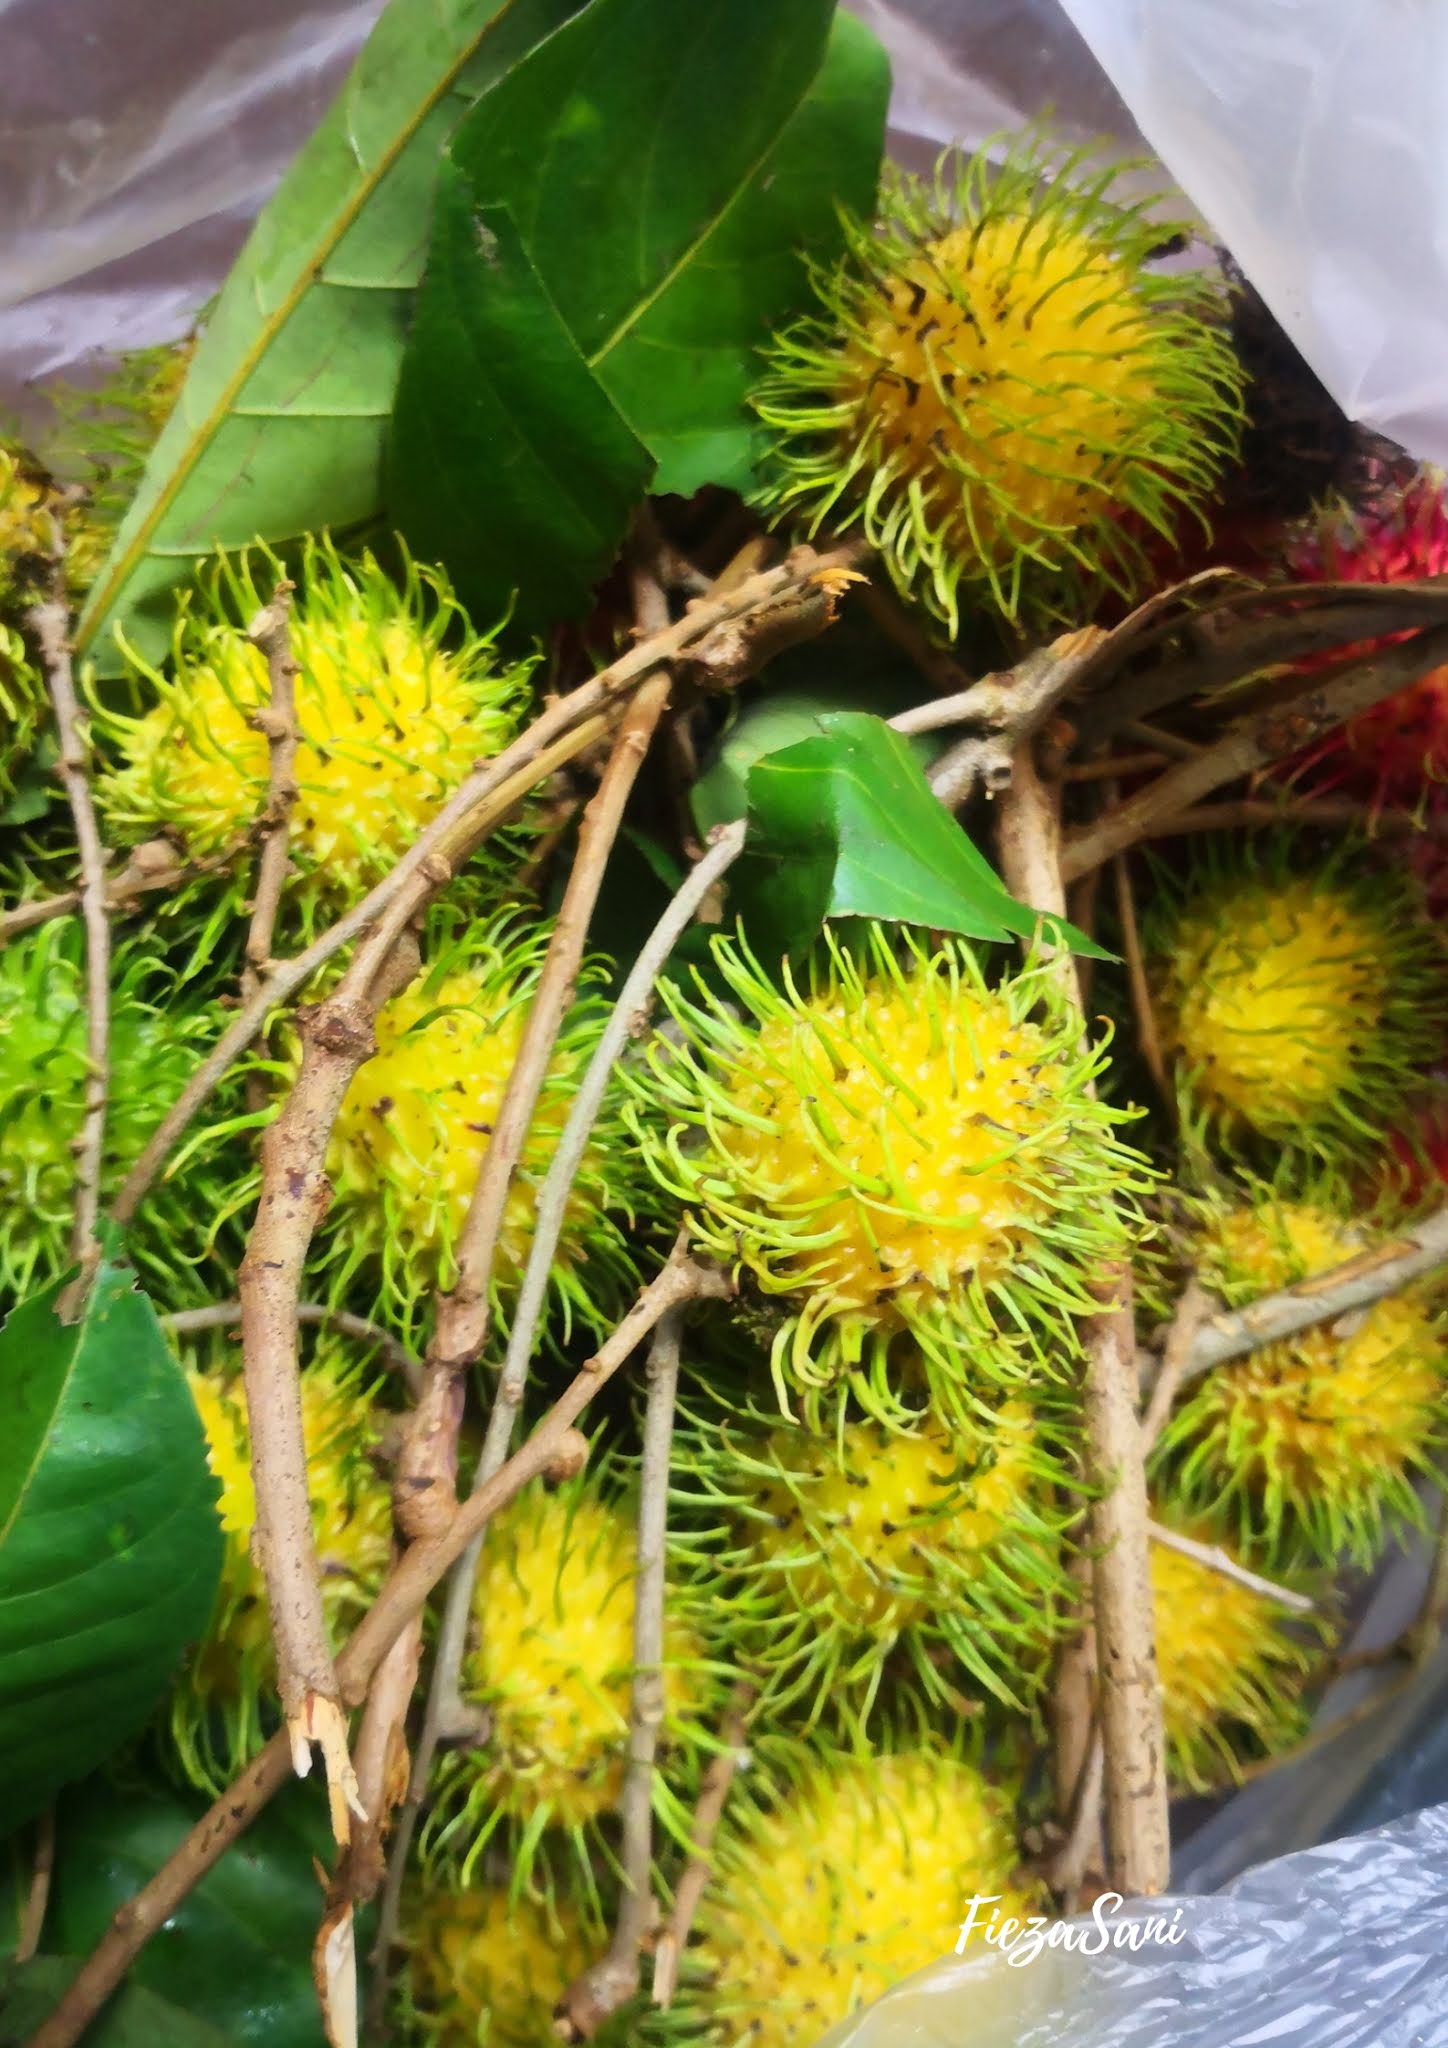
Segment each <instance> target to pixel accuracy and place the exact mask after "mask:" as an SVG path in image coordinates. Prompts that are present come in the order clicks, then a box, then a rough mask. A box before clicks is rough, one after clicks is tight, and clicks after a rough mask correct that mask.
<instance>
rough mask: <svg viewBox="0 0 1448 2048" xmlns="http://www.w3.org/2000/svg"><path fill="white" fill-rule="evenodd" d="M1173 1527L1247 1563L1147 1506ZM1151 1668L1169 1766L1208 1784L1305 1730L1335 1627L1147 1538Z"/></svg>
mask: <svg viewBox="0 0 1448 2048" xmlns="http://www.w3.org/2000/svg"><path fill="white" fill-rule="evenodd" d="M1152 1513H1153V1515H1154V1517H1155V1518H1156V1519H1157V1520H1158V1521H1160V1522H1163V1523H1164V1524H1165V1526H1166V1527H1168V1528H1170V1529H1173V1530H1175V1531H1176V1532H1177V1533H1178V1534H1179V1535H1182V1536H1186V1537H1190V1538H1193V1539H1195V1540H1196V1541H1197V1542H1200V1543H1206V1544H1209V1545H1211V1546H1212V1547H1214V1548H1220V1549H1223V1550H1225V1551H1226V1552H1227V1555H1228V1556H1229V1557H1231V1558H1232V1559H1233V1560H1234V1561H1235V1562H1238V1563H1242V1562H1245V1560H1244V1559H1242V1558H1241V1557H1240V1556H1239V1554H1238V1553H1237V1551H1236V1550H1235V1549H1234V1548H1233V1547H1232V1546H1231V1545H1230V1544H1223V1543H1221V1542H1220V1539H1219V1538H1218V1537H1217V1536H1215V1535H1214V1533H1213V1531H1212V1529H1211V1527H1210V1525H1209V1524H1208V1523H1206V1522H1203V1521H1202V1520H1200V1519H1199V1518H1194V1517H1191V1516H1182V1515H1180V1514H1179V1513H1177V1512H1175V1511H1174V1510H1169V1509H1164V1508H1163V1507H1162V1506H1161V1505H1160V1504H1159V1503H1158V1504H1157V1505H1155V1506H1154V1507H1153V1510H1152ZM1151 1592H1152V1601H1153V1605H1154V1608H1155V1616H1156V1668H1157V1679H1158V1683H1159V1684H1160V1687H1161V1696H1162V1720H1163V1725H1164V1729H1165V1733H1166V1743H1167V1770H1168V1774H1169V1776H1170V1778H1171V1780H1172V1781H1173V1783H1174V1784H1177V1785H1179V1786H1182V1787H1184V1788H1186V1789H1188V1790H1190V1791H1194V1792H1205V1791H1209V1790H1211V1789H1212V1788H1213V1786H1215V1785H1217V1784H1220V1783H1221V1782H1222V1780H1223V1779H1226V1778H1234V1777H1236V1776H1237V1775H1238V1774H1239V1773H1240V1770H1241V1766H1242V1764H1243V1762H1245V1761H1247V1760H1248V1759H1249V1758H1250V1757H1256V1756H1271V1755H1274V1754H1275V1753H1276V1752H1277V1751H1278V1750H1281V1749H1285V1748H1287V1747H1288V1746H1289V1744H1291V1743H1293V1742H1295V1741H1297V1740H1298V1738H1299V1737H1300V1736H1301V1735H1303V1734H1304V1733H1305V1732H1306V1729H1307V1725H1308V1721H1309V1719H1310V1715H1309V1713H1308V1709H1307V1707H1306V1705H1305V1703H1304V1693H1305V1691H1306V1688H1307V1687H1308V1685H1309V1684H1310V1682H1311V1681H1312V1679H1313V1678H1314V1677H1315V1676H1317V1675H1318V1674H1319V1673H1320V1672H1321V1671H1322V1668H1323V1664H1324V1658H1325V1649H1326V1646H1327V1643H1328V1642H1329V1641H1330V1639H1331V1633H1332V1631H1331V1629H1330V1628H1329V1627H1328V1625H1327V1624H1326V1623H1325V1622H1323V1621H1322V1620H1321V1619H1319V1618H1316V1617H1311V1618H1304V1617H1303V1616H1301V1615H1300V1614H1297V1613H1294V1612H1293V1610H1292V1609H1291V1608H1289V1607H1288V1606H1286V1605H1284V1604H1283V1603H1282V1602H1279V1601H1275V1600H1273V1599H1272V1598H1271V1597H1270V1596H1269V1595H1268V1594H1266V1593H1264V1592H1257V1591H1254V1590H1253V1588H1252V1587H1250V1586H1248V1585H1245V1584H1244V1583H1242V1581H1240V1580H1238V1579H1233V1578H1229V1577H1228V1576H1227V1575H1226V1574H1225V1573H1223V1572H1219V1571H1215V1570H1213V1568H1212V1566H1211V1565H1209V1564H1206V1563H1204V1562H1202V1561H1201V1560H1200V1559H1198V1558H1194V1557H1189V1556H1186V1555H1184V1554H1183V1553H1182V1552H1181V1551H1179V1550H1174V1549H1172V1548H1171V1547H1170V1546H1169V1545H1168V1544H1165V1543H1157V1542H1154V1543H1153V1544H1152V1546H1151Z"/></svg>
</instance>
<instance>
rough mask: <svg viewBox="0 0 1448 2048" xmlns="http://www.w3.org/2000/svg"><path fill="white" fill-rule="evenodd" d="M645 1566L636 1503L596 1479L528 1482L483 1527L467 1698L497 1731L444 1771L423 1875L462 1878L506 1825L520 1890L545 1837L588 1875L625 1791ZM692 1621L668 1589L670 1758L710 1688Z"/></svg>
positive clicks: (601, 1474)
mask: <svg viewBox="0 0 1448 2048" xmlns="http://www.w3.org/2000/svg"><path fill="white" fill-rule="evenodd" d="M637 1567H638V1546H637V1539H636V1534H635V1517H634V1508H633V1503H632V1502H631V1501H630V1500H629V1498H628V1497H627V1496H626V1495H621V1494H619V1493H618V1491H617V1490H616V1488H615V1486H614V1485H613V1484H612V1483H611V1481H610V1477H609V1475H608V1473H607V1472H606V1471H604V1470H602V1469H593V1470H589V1471H585V1472H583V1473H581V1474H579V1475H578V1476H577V1477H576V1478H574V1479H571V1480H566V1481H564V1482H563V1483H562V1484H561V1485H559V1486H557V1487H556V1488H545V1487H543V1486H541V1485H538V1484H535V1485H533V1486H531V1487H528V1488H526V1489H525V1490H524V1491H523V1492H522V1493H521V1494H519V1495H518V1496H517V1497H516V1498H515V1499H514V1500H513V1501H511V1502H510V1503H509V1504H508V1506H507V1507H505V1508H503V1509H502V1510H501V1512H500V1513H499V1514H497V1515H495V1516H494V1518H493V1520H492V1521H491V1522H490V1523H489V1525H488V1532H487V1537H486V1540H485V1542H484V1545H483V1554H482V1561H481V1564H480V1566H479V1569H478V1575H477V1580H476V1582H475V1586H474V1592H473V1633H472V1637H471V1640H470V1642H469V1645H468V1649H467V1653H466V1655H465V1657H464V1660H463V1668H462V1691H463V1696H464V1698H465V1699H466V1700H467V1701H468V1702H469V1703H470V1704H471V1705H473V1706H475V1707H477V1708H479V1709H481V1710H482V1711H483V1713H484V1714H485V1715H486V1716H487V1719H488V1723H489V1727H490V1733H489V1735H488V1738H487V1740H486V1741H485V1742H484V1743H483V1744H482V1745H481V1746H480V1747H477V1748H472V1749H465V1750H455V1751H452V1752H450V1753H449V1754H448V1755H447V1756H445V1757H444V1758H443V1759H442V1761H441V1763H440V1765H439V1767H438V1770H437V1773H436V1775H435V1778H434V1783H433V1808H432V1813H431V1816H430V1818H429V1821H428V1824H427V1829H426V1831H425V1835H424V1842H423V1848H424V1854H425V1857H426V1859H427V1862H428V1864H429V1866H430V1867H432V1868H436V1869H441V1870H452V1871H456V1872H458V1873H459V1874H460V1875H461V1878H462V1880H463V1881H464V1882H467V1881H469V1880H470V1879H471V1877H472V1875H473V1873H474V1871H475V1870H476V1869H477V1867H478V1864H479V1859H480V1858H481V1857H482V1855H483V1854H484V1852H485V1851H486V1850H487V1848H488V1845H489V1843H490V1841H491V1840H492V1838H493V1835H494V1831H495V1830H496V1829H497V1827H498V1826H499V1825H500V1824H501V1823H502V1822H504V1821H512V1822H516V1823H519V1824H520V1825H521V1829H522V1835H521V1841H520V1844H519V1847H518V1850H517V1853H516V1856H515V1859H514V1874H515V1878H516V1880H517V1881H518V1882H519V1883H526V1882H527V1881H528V1874H529V1870H530V1868H531V1859H532V1857H533V1855H534V1853H535V1852H536V1849H537V1845H538V1843H539V1841H540V1840H541V1839H542V1838H543V1837H544V1835H545V1834H546V1833H547V1832H549V1831H562V1832H564V1833H567V1834H568V1835H570V1836H571V1837H572V1839H573V1842H574V1844H575V1847H576V1848H577V1850H578V1856H577V1864H578V1868H579V1869H580V1870H586V1868H587V1865H588V1858H587V1853H586V1846H585V1845H586V1841H587V1839H588V1836H589V1834H590V1832H591V1831H592V1830H593V1829H594V1828H595V1826H596V1824H597V1823H598V1822H599V1821H601V1820H602V1819H603V1817H604V1816H605V1815H607V1814H608V1813H609V1812H611V1811H612V1809H613V1807H614V1805H615V1804H616V1802H617V1799H618V1795H619V1791H620V1788H621V1786H622V1782H623V1770H624V1759H625V1755H626V1751H627V1746H628V1727H629V1705H630V1694H631V1686H632V1675H633V1654H634V1652H633V1644H634V1634H633V1631H634V1594H635V1579H636V1574H637ZM696 1621H697V1616H696V1614H695V1613H694V1611H693V1609H692V1607H689V1606H687V1605H686V1602H685V1600H684V1598H683V1596H682V1595H681V1594H680V1592H679V1590H678V1589H677V1588H669V1589H667V1591H666V1599H665V1625H664V1723H663V1727H662V1730H661V1744H662V1747H663V1748H664V1750H665V1751H667V1750H668V1749H670V1748H671V1747H673V1746H675V1745H676V1744H678V1743H680V1742H684V1743H688V1742H690V1741H691V1740H692V1739H693V1737H692V1733H691V1730H692V1725H693V1719H692V1717H693V1715H694V1713H695V1712H696V1710H697V1708H698V1706H699V1704H700V1703H701V1701H702V1700H703V1697H704V1694H705V1692H706V1691H710V1690H712V1689H713V1688H712V1683H711V1681H710V1680H709V1678H708V1675H707V1673H706V1672H705V1669H704V1665H703V1652H702V1645H701V1640H700V1637H699V1634H698V1631H697V1627H696ZM659 1789H660V1791H662V1789H663V1788H662V1785H660V1788H659Z"/></svg>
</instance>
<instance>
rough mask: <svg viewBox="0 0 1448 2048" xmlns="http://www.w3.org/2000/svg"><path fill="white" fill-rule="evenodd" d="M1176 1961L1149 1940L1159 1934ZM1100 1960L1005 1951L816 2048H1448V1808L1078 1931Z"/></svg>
mask: <svg viewBox="0 0 1448 2048" xmlns="http://www.w3.org/2000/svg"><path fill="white" fill-rule="evenodd" d="M1178 1906H1180V1907H1181V1909H1182V1910H1181V1917H1180V1921H1179V1922H1178V1923H1177V1924H1176V1927H1175V1931H1176V1933H1177V1934H1178V1935H1179V1937H1180V1938H1179V1939H1178V1940H1177V1941H1176V1942H1175V1943H1174V1944H1168V1943H1167V1942H1166V1941H1164V1940H1160V1939H1157V1940H1148V1939H1143V1942H1142V1946H1141V1947H1140V1948H1138V1949H1135V1950H1133V1949H1131V1948H1129V1947H1125V1946H1118V1945H1116V1944H1117V1943H1118V1942H1119V1941H1122V1940H1124V1939H1125V1935H1126V1931H1127V1930H1129V1929H1132V1928H1134V1929H1136V1930H1137V1933H1138V1936H1140V1935H1141V1934H1142V1933H1143V1932H1144V1930H1145V1925H1146V1923H1147V1922H1149V1921H1158V1922H1162V1923H1163V1924H1164V1925H1165V1926H1166V1928H1167V1930H1168V1931H1171V1930H1172V1921H1173V1915H1174V1914H1175V1912H1176V1909H1177V1907H1178ZM1072 1925H1073V1927H1075V1928H1076V1929H1077V1930H1078V1931H1079V1934H1080V1936H1082V1937H1084V1938H1085V1939H1086V1940H1087V1942H1088V1945H1098V1944H1099V1943H1100V1942H1101V1941H1102V1940H1103V1939H1104V1935H1103V1933H1102V1930H1105V1931H1106V1932H1108V1933H1109V1934H1110V1936H1111V1943H1112V1945H1110V1946H1106V1947H1103V1948H1101V1950H1100V1952H1099V1953H1095V1954H1092V1953H1084V1952H1082V1951H1080V1950H1077V1951H1073V1952H1070V1953H1067V1952H1065V1951H1064V1950H1062V1949H1060V1948H1050V1949H1046V1950H1044V1951H1043V1952H1042V1953H1041V1954H1039V1955H1038V1956H1036V1957H1035V1958H1034V1959H1033V1960H1030V1961H1026V1962H1023V1963H1019V1964H1017V1963H1013V1962H1011V1961H1009V1960H1008V1959H1007V1957H1006V1956H1005V1955H1004V1954H1001V1953H997V1952H996V1951H994V1950H984V1951H982V1950H980V1949H979V1947H978V1945H977V1947H976V1948H975V1950H974V1951H973V1952H972V1951H968V1952H967V1954H966V1955H965V1956H963V1957H961V1958H960V1959H959V1960H956V1959H955V1958H954V1957H949V1958H947V1959H946V1960H945V1961H944V1962H942V1963H938V1964H936V1965H935V1966H934V1967H933V1968H931V1969H929V1970H924V1971H921V1972H920V1973H919V1975H917V1976H915V1977H912V1978H910V1979H909V1980H908V1981H907V1982H906V1983H904V1984H901V1985H898V1986H897V1987H896V1988H895V1989H894V1990H893V1991H889V1992H887V1993H886V1994H885V1996H884V1997H883V1998H882V1999H881V2000H880V2001H879V2002H878V2003H877V2004H876V2005H874V2006H873V2007H871V2008H870V2010H869V2011H868V2012H865V2013H862V2014H860V2015H859V2016H858V2017H856V2018H855V2019H853V2020H847V2021H845V2022H844V2023H843V2024H842V2025H841V2026H839V2027H836V2028H835V2029H834V2031H833V2032H832V2033H830V2034H827V2035H826V2036H825V2038H824V2040H823V2041H822V2042H821V2043H820V2044H819V2048H1249V2044H1255V2043H1261V2044H1263V2048H1266V2044H1269V2043H1270V2044H1271V2048H1445V2044H1448V1807H1443V1806H1437V1807H1432V1808H1430V1809H1429V1810H1428V1811H1427V1812H1425V1813H1419V1814H1415V1815H1414V1816H1413V1817H1412V1818H1411V1819H1409V1820H1403V1821H1397V1822H1395V1823H1394V1824H1393V1825H1391V1826H1389V1827H1385V1828H1382V1829H1380V1830H1378V1831H1377V1832H1376V1833H1374V1834H1370V1835H1360V1836H1357V1837H1356V1838H1354V1839H1352V1840H1350V1841H1344V1842H1332V1843H1328V1844H1326V1845H1325V1846H1323V1847H1321V1848H1316V1849H1306V1850H1303V1851H1301V1852H1300V1853H1299V1854H1297V1855H1295V1856H1287V1857H1283V1858H1282V1859H1281V1860H1280V1861H1278V1862H1276V1863H1269V1864H1265V1865H1263V1867H1262V1868H1261V1869H1259V1870H1254V1871H1251V1872H1249V1873H1248V1874H1247V1875H1246V1876H1245V1877H1241V1878H1238V1879H1237V1880H1236V1882H1235V1883H1233V1884H1232V1885H1230V1886H1229V1887H1228V1888H1227V1890H1226V1891H1225V1892H1221V1893H1218V1894H1216V1895H1215V1896H1214V1897H1212V1898H1206V1899H1190V1900H1176V1899H1142V1900H1137V1901H1134V1902H1132V1903H1131V1904H1129V1905H1126V1906H1123V1907H1122V1908H1120V1910H1119V1911H1110V1910H1108V1911H1105V1912H1103V1913H1101V1914H1100V1916H1099V1918H1098V1920H1096V1921H1095V1922H1093V1921H1090V1920H1082V1921H1080V1922H1076V1923H1072Z"/></svg>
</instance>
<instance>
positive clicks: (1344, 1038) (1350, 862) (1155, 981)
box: [1146, 833, 1448, 1160]
mask: <svg viewBox="0 0 1448 2048" xmlns="http://www.w3.org/2000/svg"><path fill="white" fill-rule="evenodd" d="M1160 878H1161V881H1162V883H1163V893H1162V901H1161V904H1160V906H1159V908H1158V909H1157V910H1156V911H1155V913H1154V914H1153V916H1152V917H1151V919H1150V920H1149V921H1148V926H1147V931H1146V948H1147V954H1148V960H1149V975H1150V980H1151V988H1152V1003H1153V1008H1154V1011H1155V1015H1156V1021H1157V1028H1158V1031H1159V1033H1160V1036H1161V1041H1162V1047H1163V1050H1164V1051H1165V1053H1166V1054H1167V1056H1168V1058H1169V1059H1171V1060H1172V1061H1173V1062H1174V1064H1175V1066H1176V1069H1177V1078H1178V1086H1179V1090H1180V1092H1181V1095H1182V1099H1183V1105H1184V1109H1185V1112H1186V1117H1187V1121H1188V1123H1189V1125H1194V1126H1195V1128H1196V1132H1197V1135H1198V1136H1199V1137H1207V1136H1215V1137H1217V1138H1219V1139H1220V1140H1221V1141H1222V1142H1223V1143H1224V1144H1226V1145H1227V1146H1228V1147H1229V1148H1231V1147H1236V1148H1238V1149H1240V1148H1242V1147H1243V1146H1244V1145H1245V1144H1248V1143H1250V1142H1251V1141H1253V1140H1261V1141H1265V1142H1266V1143H1267V1144H1269V1145H1272V1146H1277V1147H1282V1146H1286V1147H1289V1148H1292V1149H1295V1150H1301V1151H1304V1152H1310V1153H1313V1154H1315V1155H1317V1156H1318V1157H1320V1158H1325V1159H1329V1160H1331V1159H1334V1158H1341V1157H1343V1156H1345V1155H1351V1154H1353V1153H1361V1152H1364V1151H1368V1150H1371V1149H1372V1148H1373V1147H1374V1146H1375V1144H1376V1143H1377V1141H1378V1139H1379V1138H1380V1136H1381V1134H1382V1133H1383V1132H1384V1131H1385V1130H1386V1129H1387V1128H1388V1127H1389V1126H1390V1125H1391V1124H1392V1122H1393V1121H1394V1120H1395V1118H1396V1117H1397V1115H1398V1114H1399V1111H1400V1109H1401V1107H1402V1105H1403V1103H1404V1102H1405V1100H1406V1099H1407V1097H1408V1096H1409V1095H1410V1094H1411V1093H1412V1092H1413V1090H1414V1089H1415V1088H1417V1087H1418V1086H1419V1085H1421V1084H1420V1074H1421V1070H1422V1069H1423V1067H1425V1066H1426V1065H1427V1063H1428V1061H1429V1060H1430V1059H1431V1058H1432V1057H1433V1056H1434V1055H1435V1054H1436V1053H1437V1051H1438V1050H1439V1047H1440V1045H1441V1043H1442V1039H1443V1035H1444V1031H1445V1026H1448V984H1445V979H1444V958H1443V953H1442V948H1441V944H1440V941H1439V939H1438V937H1437V935H1436V934H1435V932H1434V930H1433V928H1432V926H1431V924H1430V923H1429V922H1428V920H1427V919H1426V917H1425V916H1424V914H1423V910H1422V905H1421V899H1420V897H1419V895H1418V892H1417V890H1416V888H1415V886H1414V885H1413V883H1412V882H1411V880H1410V879H1409V878H1408V877H1407V876H1405V875H1403V874H1401V873H1393V872H1383V871H1380V870H1379V869H1377V868H1374V867H1371V866H1369V865H1368V864H1367V863H1366V861H1365V859H1364V857H1363V856H1362V854H1361V853H1360V852H1357V851H1355V850H1354V849H1351V848H1346V849H1342V850H1340V851H1338V852H1336V853H1332V854H1329V855H1328V856H1327V857H1325V858H1323V857H1319V858H1317V859H1316V860H1309V858H1308V857H1307V853H1306V850H1305V849H1304V848H1302V847H1301V845H1300V844H1298V843H1296V842H1294V841H1293V840H1292V839H1291V838H1290V837H1288V836H1287V835H1284V834H1275V833H1274V834H1267V835H1264V836H1263V837H1261V838H1260V839H1257V840H1254V841H1252V842H1250V843H1248V844H1246V845H1244V846H1241V847H1235V848H1226V849H1224V848H1222V847H1220V846H1217V845H1213V846H1211V847H1210V849H1209V850H1208V851H1207V852H1206V853H1205V854H1202V855H1199V856H1198V857H1197V858H1196V860H1195V861H1194V863H1193V864H1192V866H1191V867H1190V868H1189V869H1188V870H1187V872H1186V874H1185V875H1184V876H1183V877H1181V878H1180V880H1179V881H1177V882H1175V884H1173V882H1172V879H1171V878H1170V877H1169V876H1167V874H1166V872H1165V870H1162V871H1161V876H1160Z"/></svg>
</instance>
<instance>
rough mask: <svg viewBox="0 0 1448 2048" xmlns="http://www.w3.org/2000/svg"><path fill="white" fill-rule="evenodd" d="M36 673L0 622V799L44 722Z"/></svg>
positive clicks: (43, 696)
mask: <svg viewBox="0 0 1448 2048" xmlns="http://www.w3.org/2000/svg"><path fill="white" fill-rule="evenodd" d="M45 714H46V694H45V685H44V683H43V682H42V681H41V678H40V673H39V671H38V670H37V668H36V667H35V664H34V663H33V662H32V661H31V659H30V656H29V655H28V653H27V652H26V648H25V642H24V641H23V640H22V639H21V637H20V635H19V634H18V633H17V632H16V631H15V630H14V628H13V627H11V626H7V625H5V624H4V623H3V622H0V797H4V796H6V795H8V794H9V792H10V791H11V790H12V789H13V788H14V787H15V777H16V774H17V772H18V771H19V769H20V767H21V766H22V764H23V763H24V762H25V761H26V760H27V759H28V757H29V755H30V752H31V750H32V748H33V747H34V745H35V741H36V737H37V735H38V734H39V732H40V730H41V727H42V725H43V724H44V721H45Z"/></svg>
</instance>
